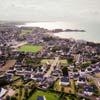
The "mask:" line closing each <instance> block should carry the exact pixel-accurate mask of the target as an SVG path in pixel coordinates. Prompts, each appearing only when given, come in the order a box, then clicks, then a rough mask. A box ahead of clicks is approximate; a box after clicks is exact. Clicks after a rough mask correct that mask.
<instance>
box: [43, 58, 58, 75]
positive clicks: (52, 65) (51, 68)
mask: <svg viewBox="0 0 100 100" xmlns="http://www.w3.org/2000/svg"><path fill="white" fill-rule="evenodd" d="M58 62H59V57H55V60H54V61H53V62H52V64H51V67H50V69H49V70H48V72H47V73H46V74H45V75H44V77H49V76H50V74H51V72H52V71H53V70H54V66H56V65H57V66H58Z"/></svg>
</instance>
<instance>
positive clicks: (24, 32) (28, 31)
mask: <svg viewBox="0 0 100 100" xmlns="http://www.w3.org/2000/svg"><path fill="white" fill-rule="evenodd" d="M30 33H32V29H22V30H21V35H25V34H30Z"/></svg>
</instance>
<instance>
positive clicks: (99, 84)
mask: <svg viewBox="0 0 100 100" xmlns="http://www.w3.org/2000/svg"><path fill="white" fill-rule="evenodd" d="M86 76H87V77H88V78H91V79H92V80H94V83H95V85H96V86H97V88H98V89H99V91H100V78H96V77H93V76H92V75H89V74H87V75H86Z"/></svg>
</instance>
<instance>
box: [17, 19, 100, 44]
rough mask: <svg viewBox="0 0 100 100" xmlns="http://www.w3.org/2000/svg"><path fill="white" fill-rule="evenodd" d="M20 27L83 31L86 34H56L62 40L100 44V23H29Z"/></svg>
mask: <svg viewBox="0 0 100 100" xmlns="http://www.w3.org/2000/svg"><path fill="white" fill-rule="evenodd" d="M17 26H18V27H21V26H23V27H41V28H46V29H57V28H59V29H79V30H80V29H82V30H85V32H59V33H54V35H55V36H58V37H60V38H73V39H75V40H86V41H89V42H95V43H100V23H99V22H82V23H77V22H64V21H56V22H28V23H25V24H23V25H17Z"/></svg>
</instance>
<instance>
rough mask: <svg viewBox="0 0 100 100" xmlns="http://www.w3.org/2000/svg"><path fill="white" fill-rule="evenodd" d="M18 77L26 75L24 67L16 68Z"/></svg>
mask: <svg viewBox="0 0 100 100" xmlns="http://www.w3.org/2000/svg"><path fill="white" fill-rule="evenodd" d="M16 75H24V69H23V68H22V67H16Z"/></svg>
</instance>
